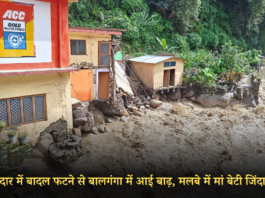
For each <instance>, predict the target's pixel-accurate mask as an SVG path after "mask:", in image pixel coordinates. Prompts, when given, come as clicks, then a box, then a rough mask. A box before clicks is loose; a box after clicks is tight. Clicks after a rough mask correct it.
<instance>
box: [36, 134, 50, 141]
mask: <svg viewBox="0 0 265 198" xmlns="http://www.w3.org/2000/svg"><path fill="white" fill-rule="evenodd" d="M42 140H51V141H53V137H52V135H51V134H49V133H45V135H41V136H40V137H39V141H42Z"/></svg>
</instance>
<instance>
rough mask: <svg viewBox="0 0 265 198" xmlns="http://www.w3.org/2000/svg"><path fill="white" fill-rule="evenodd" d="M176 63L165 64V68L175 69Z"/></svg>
mask: <svg viewBox="0 0 265 198" xmlns="http://www.w3.org/2000/svg"><path fill="white" fill-rule="evenodd" d="M175 66H176V62H164V67H175Z"/></svg>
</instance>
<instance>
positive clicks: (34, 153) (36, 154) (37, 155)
mask: <svg viewBox="0 0 265 198" xmlns="http://www.w3.org/2000/svg"><path fill="white" fill-rule="evenodd" d="M30 157H31V158H42V157H43V154H42V153H41V152H40V151H39V150H38V149H33V150H32V154H31V156H30Z"/></svg>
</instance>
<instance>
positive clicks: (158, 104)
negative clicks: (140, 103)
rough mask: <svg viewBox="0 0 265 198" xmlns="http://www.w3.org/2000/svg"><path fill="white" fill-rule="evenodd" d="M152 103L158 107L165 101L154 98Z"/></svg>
mask: <svg viewBox="0 0 265 198" xmlns="http://www.w3.org/2000/svg"><path fill="white" fill-rule="evenodd" d="M150 104H151V105H152V106H153V107H155V108H157V107H159V106H161V105H162V104H163V102H161V101H160V100H156V99H152V100H151V101H150Z"/></svg>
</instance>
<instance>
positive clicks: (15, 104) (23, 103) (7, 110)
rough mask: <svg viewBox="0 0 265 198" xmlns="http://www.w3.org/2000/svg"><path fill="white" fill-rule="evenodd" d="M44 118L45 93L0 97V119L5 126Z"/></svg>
mask: <svg viewBox="0 0 265 198" xmlns="http://www.w3.org/2000/svg"><path fill="white" fill-rule="evenodd" d="M46 118H47V116H46V96H45V95H35V96H25V97H18V98H9V99H0V120H2V121H4V122H5V123H6V126H17V125H22V124H27V123H31V122H39V121H44V120H46Z"/></svg>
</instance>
